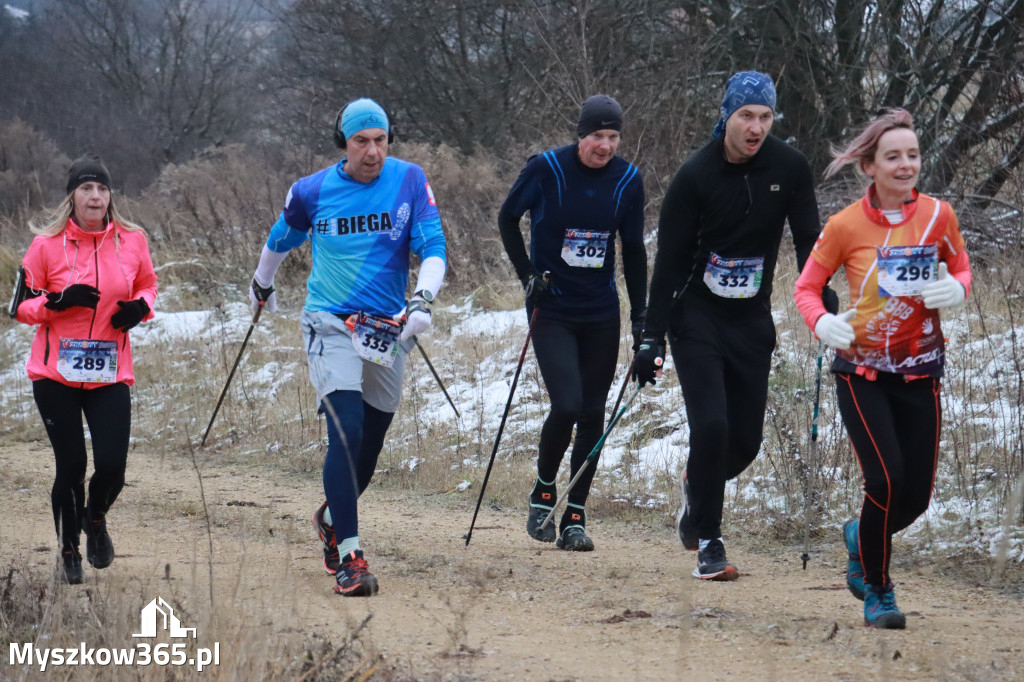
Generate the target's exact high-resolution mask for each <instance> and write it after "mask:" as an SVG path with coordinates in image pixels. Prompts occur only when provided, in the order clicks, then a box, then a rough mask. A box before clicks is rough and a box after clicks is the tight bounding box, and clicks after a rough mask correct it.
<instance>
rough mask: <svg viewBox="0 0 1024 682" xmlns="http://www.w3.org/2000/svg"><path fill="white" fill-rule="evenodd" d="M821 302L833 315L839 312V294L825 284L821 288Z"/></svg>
mask: <svg viewBox="0 0 1024 682" xmlns="http://www.w3.org/2000/svg"><path fill="white" fill-rule="evenodd" d="M821 302H822V303H824V304H825V310H826V311H827V312H830V313H832V314H833V315H836V314H837V313H838V312H839V295H838V294H836V292H835V290H834V289H833V288H832V287H830V286H829V285H827V284H826V285H825V286H823V287H822V288H821Z"/></svg>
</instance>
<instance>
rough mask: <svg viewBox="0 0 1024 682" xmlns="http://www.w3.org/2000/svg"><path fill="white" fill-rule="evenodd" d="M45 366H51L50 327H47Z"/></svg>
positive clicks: (44, 352)
mask: <svg viewBox="0 0 1024 682" xmlns="http://www.w3.org/2000/svg"><path fill="white" fill-rule="evenodd" d="M43 364H44V365H48V364H50V326H49V325H47V326H46V350H45V351H43Z"/></svg>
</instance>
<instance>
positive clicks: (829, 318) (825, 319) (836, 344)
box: [814, 308, 857, 350]
mask: <svg viewBox="0 0 1024 682" xmlns="http://www.w3.org/2000/svg"><path fill="white" fill-rule="evenodd" d="M856 314H857V309H856V308H853V309H851V310H847V311H846V312H845V313H843V314H842V315H833V314H832V313H825V314H824V315H822V316H821V317H819V318H818V321H817V323H815V325H814V335H815V336H817V337H818V338H819V339H821V340H822V341H823V342H824V343H825V345H827V346H831V347H832V348H839V349H840V350H846V349H847V348H849V347H850V344H851V343H853V340H854V339H855V338H856V336H857V335H856V334H855V333H854V331H853V327H852V326H850V320H852V319H853V316H854V315H856Z"/></svg>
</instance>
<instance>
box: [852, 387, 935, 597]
mask: <svg viewBox="0 0 1024 682" xmlns="http://www.w3.org/2000/svg"><path fill="white" fill-rule="evenodd" d="M837 376H838V377H840V378H841V379H842V380H843V381H845V382H846V384H847V386H849V388H850V397H851V398H853V404H854V405H856V407H857V414H858V415H859V416H860V423H861V424H863V425H864V430H865V431H867V433H868V438H870V439H871V444H872V445H873V446H874V447H875V455H876V456H877V457H878V462H879V463H880V464H881V465H882V471H883V472H884V473H885V484H886V489H887V490H888V493H887V495H886V504H885V506H884V507H883V506H882V505H880V504H878V502H877V501H875V500H874V499H872V498H871V496H870V495H868V493H867V486H865V490H864V498H865V499H868V500H871V501H872V502H873V503H874V504H875V506H877V507H878V508H879V509H881V510H882V511H883V512H885V515H884V519H885V520H884V521H883V522H882V578H883V580H885V581H886V582H888V581H889V570H888V569H889V542H888V540H889V507H890V506H892V481H891V480H890V478H889V470H888V469H887V468H886V467H885V460H884V459H883V458H882V455H881V452H880V451H879V449H878V443H877V442H875V437H874V435H872V433H871V429H870V428H868V423H867V420H866V419H864V412H863V411H861V409H860V401H859V400H857V394H856V393H854V391H853V382H851V381H850V377H848V376H843V375H837ZM850 446H851V447H853V454H854V455H856V457H857V460H858V461H860V459H861V457H860V453H858V452H857V447H856V446H855V445H854V444H853V439H852V438H851V439H850ZM860 468H861V477H862V478H863V477H864V465H863V463H862V464H861V465H860ZM933 476H934V474H933ZM862 513H863V512H862ZM859 530H860V529H859V528H858V533H857V551H858V552H859V553H860V554H861V556H863V555H864V552H863V551H862V550H861V548H860V532H859Z"/></svg>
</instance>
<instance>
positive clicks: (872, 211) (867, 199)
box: [860, 183, 920, 227]
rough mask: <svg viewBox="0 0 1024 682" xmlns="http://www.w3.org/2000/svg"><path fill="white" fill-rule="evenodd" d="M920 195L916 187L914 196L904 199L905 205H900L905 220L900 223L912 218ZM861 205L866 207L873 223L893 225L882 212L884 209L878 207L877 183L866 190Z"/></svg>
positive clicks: (865, 211) (865, 212)
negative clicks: (907, 199)
mask: <svg viewBox="0 0 1024 682" xmlns="http://www.w3.org/2000/svg"><path fill="white" fill-rule="evenodd" d="M918 196H920V194H919V193H918V191H917V189H914V196H913V197H912V198H911V199H910V200H909V201H904V202H903V206H902V207H900V208H901V211H902V213H903V220H902V221H900V223H899V224H900V225H902V224H903V223H905V222H907V221H908V220H910V218H911V217H912V216H913V215H914V214H915V213H916V212H917V198H918ZM860 204H861V207H862V208H863V209H864V214H865V215H866V216H867V217H868V218H869V219H870V220H871V222H873V223H877V224H879V225H884V226H885V227H891V226H892V223H890V222H889V219H888V218H886V217H885V214H883V213H882V209H881V208H879V207H878V196H877V193H876V192H875V183H871V185H870V186H869V187H868V189H867V191H866V192H864V198H863V199H861V201H860Z"/></svg>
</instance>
